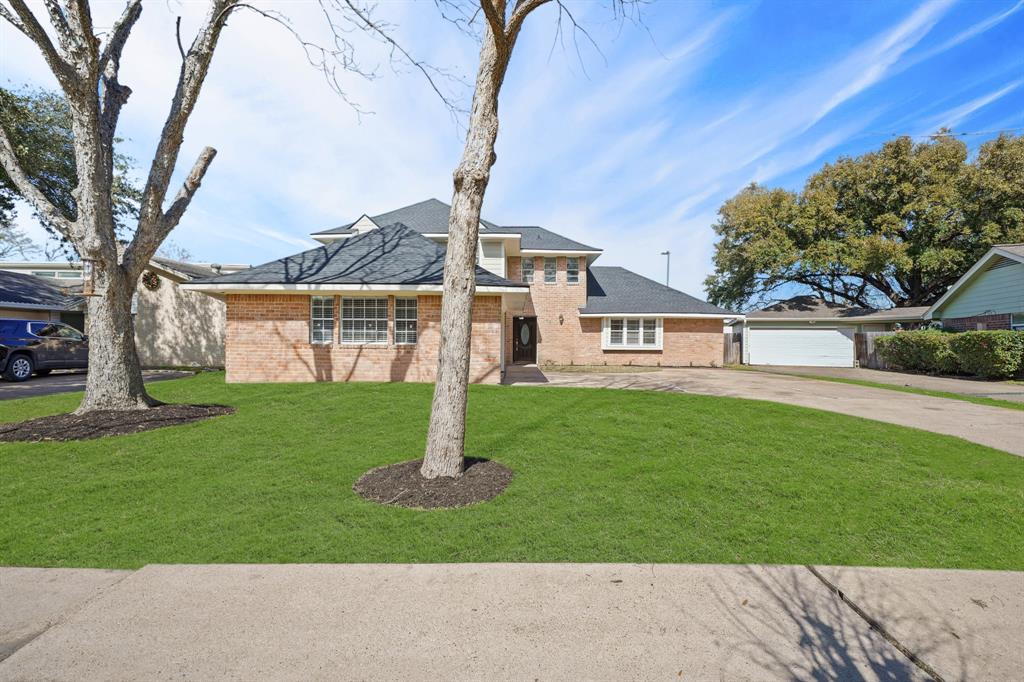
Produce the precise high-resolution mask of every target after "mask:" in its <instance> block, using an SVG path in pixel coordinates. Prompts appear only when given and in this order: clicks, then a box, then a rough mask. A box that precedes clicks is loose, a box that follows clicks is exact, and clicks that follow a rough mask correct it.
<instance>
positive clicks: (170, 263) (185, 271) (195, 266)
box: [150, 256, 217, 280]
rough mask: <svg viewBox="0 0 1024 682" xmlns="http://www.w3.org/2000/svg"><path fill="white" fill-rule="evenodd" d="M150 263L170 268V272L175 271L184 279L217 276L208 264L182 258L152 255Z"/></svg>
mask: <svg viewBox="0 0 1024 682" xmlns="http://www.w3.org/2000/svg"><path fill="white" fill-rule="evenodd" d="M150 263H151V264H153V265H156V266H158V267H161V268H165V269H167V270H170V271H171V272H174V273H177V274H179V275H181V276H182V277H183V278H184V279H186V280H193V279H202V278H207V277H216V276H217V271H216V270H214V269H213V268H212V267H210V266H209V265H202V264H199V263H188V262H185V261H183V260H175V259H173V258H164V257H163V256H153V258H151V259H150Z"/></svg>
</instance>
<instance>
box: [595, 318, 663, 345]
mask: <svg viewBox="0 0 1024 682" xmlns="http://www.w3.org/2000/svg"><path fill="white" fill-rule="evenodd" d="M663 341H664V325H663V323H662V319H661V318H660V317H610V318H608V317H606V318H605V319H604V324H603V326H602V339H601V347H602V348H603V349H604V350H661V349H662V345H663Z"/></svg>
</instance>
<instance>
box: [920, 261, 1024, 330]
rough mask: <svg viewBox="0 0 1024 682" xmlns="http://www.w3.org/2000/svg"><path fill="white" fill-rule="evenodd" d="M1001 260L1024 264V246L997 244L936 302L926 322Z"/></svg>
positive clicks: (927, 313) (926, 315)
mask: <svg viewBox="0 0 1024 682" xmlns="http://www.w3.org/2000/svg"><path fill="white" fill-rule="evenodd" d="M999 258H1006V259H1008V260H1011V261H1017V262H1018V263H1024V244H996V245H995V246H993V247H992V248H991V249H989V250H988V252H987V253H985V255H984V256H982V257H981V258H979V259H978V262H977V263H975V264H974V265H972V266H971V269H970V270H968V271H967V272H965V273H964V274H963V276H962V277H961V278H960V279H958V280H957V281H955V282H953V284H952V285H951V286H950V287H949V288H948V289H946V293H944V294H942V296H940V297H939V300H937V301H935V303H933V304H932V306H931V307H930V308H928V312H926V313H925V314H924V317H925V319H926V320H930V319H931V318H932V317H933V316H934V315H935V313H937V312H939V310H941V309H942V307H943V306H944V305H946V303H948V302H949V301H950V299H951V298H953V296H954V295H955V294H956V292H957V291H959V290H960V289H961V288H963V287H964V286H966V285H967V284H968V283H969V282H971V281H972V280H973V279H974V278H975V277H977V276H978V275H980V274H981V273H983V272H985V270H986V269H987V268H988V266H989V265H990V264H992V262H993V261H995V260H997V259H999Z"/></svg>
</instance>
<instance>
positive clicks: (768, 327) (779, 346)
mask: <svg viewBox="0 0 1024 682" xmlns="http://www.w3.org/2000/svg"><path fill="white" fill-rule="evenodd" d="M927 310H928V308H927V306H920V307H914V308H891V309H888V310H875V309H873V308H858V307H853V306H845V305H842V304H839V303H830V302H828V301H825V300H823V299H821V298H818V297H816V296H796V297H794V298H791V299H789V300H786V301H781V302H779V303H776V304H775V305H771V306H768V307H767V308H764V309H763V310H758V311H756V312H752V313H748V314H747V316H746V319H745V320H744V321H743V323H742V324H743V327H744V332H743V362H744V363H746V364H750V365H794V366H801V365H802V366H807V367H853V366H854V364H855V360H856V349H855V347H854V334H855V333H856V332H880V331H891V330H892V329H895V328H896V325H899V326H900V327H902V328H910V327H915V326H920V325H921V323H922V316H923V315H924V313H925V312H926V311H927Z"/></svg>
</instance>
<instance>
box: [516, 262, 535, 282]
mask: <svg viewBox="0 0 1024 682" xmlns="http://www.w3.org/2000/svg"><path fill="white" fill-rule="evenodd" d="M519 260H520V262H521V263H522V268H523V281H524V282H526V283H527V284H533V256H529V257H527V256H523V257H522V258H521V259H519Z"/></svg>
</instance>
